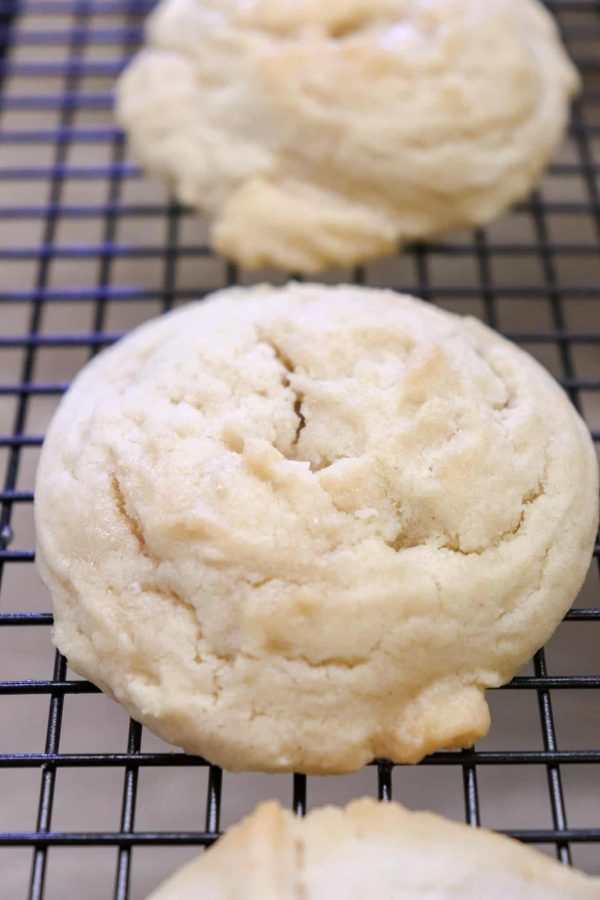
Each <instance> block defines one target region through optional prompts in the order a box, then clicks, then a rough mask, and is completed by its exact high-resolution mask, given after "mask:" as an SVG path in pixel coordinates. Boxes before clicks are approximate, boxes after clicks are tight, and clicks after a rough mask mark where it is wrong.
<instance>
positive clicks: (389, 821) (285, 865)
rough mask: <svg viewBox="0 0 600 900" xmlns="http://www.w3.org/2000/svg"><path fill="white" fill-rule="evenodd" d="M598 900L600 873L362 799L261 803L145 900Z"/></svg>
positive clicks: (497, 838)
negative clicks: (296, 806) (305, 808)
mask: <svg viewBox="0 0 600 900" xmlns="http://www.w3.org/2000/svg"><path fill="white" fill-rule="evenodd" d="M239 897H244V898H245V900H295V898H299V897H301V898H303V900H371V898H373V897H377V898H382V900H391V898H394V900H401V898H405V900H417V898H419V897H423V898H427V900H445V898H453V900H508V898H510V900H600V879H599V878H589V877H588V876H586V875H584V874H583V873H581V872H578V871H577V870H575V869H568V868H566V867H565V866H561V865H560V864H559V863H558V862H556V861H555V860H553V859H550V858H549V857H547V856H545V855H543V854H542V853H539V852H538V851H536V850H532V849H531V848H530V847H526V846H524V845H523V844H519V843H517V841H514V840H511V839H509V838H505V837H501V836H500V835H498V834H493V833H492V832H490V831H485V830H483V829H476V828H470V827H467V826H466V825H459V824H458V823H457V822H451V821H448V820H447V819H443V818H442V817H441V816H437V815H434V814H433V813H423V812H417V813H414V812H409V811H408V810H407V809H404V807H402V806H400V805H399V804H397V803H385V804H383V803H376V802H375V800H370V799H367V798H364V799H363V800H356V801H354V802H353V803H351V804H349V806H347V807H346V808H345V809H338V808H335V807H333V806H329V807H324V808H322V809H317V810H315V811H313V812H311V813H309V815H308V816H307V817H306V818H305V819H297V818H295V817H294V816H293V815H292V814H291V813H290V812H287V811H284V810H283V809H282V808H281V806H279V804H278V803H274V802H272V803H265V804H263V805H261V806H259V807H258V808H257V809H256V810H255V811H254V812H253V813H252V815H250V816H248V817H247V818H246V819H244V820H243V821H242V822H241V823H240V824H239V825H237V826H236V827H235V828H232V829H231V831H230V832H228V833H227V834H226V835H225V836H224V837H223V838H221V840H220V841H219V842H218V844H217V845H216V846H215V847H213V848H212V849H210V850H209V851H208V852H207V853H206V854H203V855H202V856H199V857H197V858H196V859H195V860H193V861H192V862H191V863H189V864H188V865H186V866H184V867H183V868H182V869H180V870H179V871H178V872H176V873H175V875H173V876H172V877H171V878H170V879H169V880H168V881H166V882H165V883H164V884H162V885H161V886H160V887H159V888H158V889H157V890H156V891H154V892H153V893H152V894H151V896H150V897H149V898H148V900H209V898H210V900H229V898H231V900H235V898H239Z"/></svg>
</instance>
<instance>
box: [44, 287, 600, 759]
mask: <svg viewBox="0 0 600 900" xmlns="http://www.w3.org/2000/svg"><path fill="white" fill-rule="evenodd" d="M597 494H598V474H597V463H596V459H595V456H594V452H593V447H592V443H591V439H590V437H589V434H588V432H587V431H586V429H585V426H584V424H583V423H582V421H581V420H580V419H579V417H578V415H577V414H576V412H575V410H574V409H573V407H572V406H571V405H570V403H569V402H568V400H567V398H566V396H565V395H564V393H563V392H562V390H561V389H560V388H559V387H558V385H557V384H556V383H555V381H554V380H553V379H552V378H551V377H550V375H549V374H548V373H547V372H546V371H545V370H543V369H542V368H541V366H539V365H538V363H537V362H535V361H534V360H533V359H532V358H531V357H529V356H528V355H527V354H525V353H524V352H522V351H521V350H519V349H517V347H515V346H513V345H512V344H510V343H508V342H507V341H506V340H504V339H503V338H501V337H500V336H498V335H497V334H494V333H493V332H492V331H490V330H489V329H488V328H486V327H485V326H483V325H482V324H480V323H479V322H477V321H475V320H473V319H463V318H460V317H457V316H455V315H452V314H449V313H447V312H443V311H441V310H438V309H436V308H434V307H432V306H430V305H428V304H426V303H423V302H421V301H418V300H415V299H412V298H410V297H405V296H400V295H397V294H394V293H393V292H386V291H377V290H369V289H365V288H358V287H350V286H348V287H338V288H327V287H323V286H319V285H299V284H290V285H289V286H287V287H286V288H281V289H275V288H270V287H264V286H263V287H257V288H236V289H232V290H229V291H225V292H223V293H220V294H217V295H216V296H215V297H214V298H213V299H210V300H208V301H204V302H202V303H198V304H191V305H187V306H184V307H183V308H181V309H179V310H177V311H176V312H174V313H171V314H169V315H167V316H164V317H162V318H158V319H156V320H154V321H151V322H149V323H147V324H146V325H144V326H142V327H141V328H139V329H137V330H136V331H135V332H134V333H132V334H131V335H130V336H129V337H127V338H125V339H124V340H123V341H121V342H120V343H118V344H117V345H116V346H115V347H113V348H111V349H108V350H106V351H105V352H104V353H102V354H101V355H100V356H98V357H97V358H96V359H95V360H94V361H93V362H91V363H90V364H89V365H88V366H86V367H85V369H84V370H83V371H82V372H81V374H80V375H79V376H78V378H77V379H76V380H75V382H74V384H73V386H72V387H71V389H70V391H69V392H68V394H67V395H66V397H65V398H64V399H63V401H62V402H61V405H60V408H59V410H58V412H57V414H56V417H55V419H54V421H53V422H52V424H51V427H50V430H49V432H48V436H47V439H46V443H45V445H44V448H43V451H42V456H41V461H40V465H39V471H38V476H37V498H36V505H35V515H36V523H37V559H38V565H39V568H40V572H41V575H42V577H43V578H44V580H45V581H46V583H47V584H48V586H49V588H50V591H51V593H52V597H53V601H54V610H55V626H54V640H55V642H56V645H57V646H58V648H59V649H60V650H61V652H62V653H64V654H65V655H66V656H67V658H68V659H69V662H70V664H71V666H72V667H73V668H74V669H75V670H76V671H77V672H79V673H81V674H82V675H84V676H86V677H87V678H89V679H90V680H91V681H93V682H94V683H95V684H97V685H99V686H100V687H101V688H102V689H103V690H105V691H107V692H108V693H110V694H112V695H113V696H114V697H116V698H117V699H118V700H119V701H120V702H121V703H123V704H124V706H125V707H126V708H127V709H128V710H129V712H130V713H131V715H132V716H134V717H135V718H136V719H138V720H140V721H141V722H143V723H145V724H146V725H148V727H149V728H151V729H152V730H154V731H156V732H157V733H158V734H159V735H161V736H162V737H163V738H165V739H166V740H168V741H171V742H172V743H174V744H178V745H180V746H181V747H183V748H184V749H185V750H187V751H188V752H190V753H196V754H200V755H202V756H205V757H206V758H207V759H209V760H210V761H211V762H213V763H218V764H221V765H223V766H225V767H226V768H229V769H261V770H298V771H303V772H315V773H316V772H347V771H351V770H354V769H357V768H359V767H360V766H362V765H363V764H364V763H366V762H368V761H369V760H371V759H372V758H373V757H387V758H389V759H392V760H395V761H403V762H416V761H418V760H419V759H421V758H422V757H423V756H424V755H425V754H428V753H430V752H432V751H434V750H437V749H438V748H441V747H465V746H468V745H470V744H472V743H473V741H475V739H476V738H478V737H480V736H481V735H483V734H485V733H486V731H487V729H488V726H489V715H488V707H487V705H486V702H485V699H484V691H485V689H486V688H488V687H497V686H498V685H501V684H502V683H504V682H506V681H508V680H509V679H510V678H511V677H512V676H513V675H514V674H515V672H516V671H517V670H518V669H519V668H520V667H521V666H522V665H523V664H524V663H525V662H526V661H527V660H529V659H530V657H531V656H532V654H533V653H534V651H536V650H537V649H538V648H539V647H540V646H541V645H542V644H543V643H544V642H545V641H547V639H548V638H549V637H550V635H551V634H552V632H553V631H554V629H555V628H556V626H557V625H558V623H559V622H560V620H561V618H562V617H563V615H564V614H565V612H566V611H567V609H568V608H569V606H570V605H571V603H572V601H573V599H574V598H575V596H576V594H577V592H578V590H579V588H580V585H581V583H582V581H583V579H584V576H585V574H586V570H587V567H588V563H589V561H590V555H591V551H592V546H593V542H594V535H595V531H596V525H597V509H596V501H597Z"/></svg>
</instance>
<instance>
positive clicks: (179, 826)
mask: <svg viewBox="0 0 600 900" xmlns="http://www.w3.org/2000/svg"><path fill="white" fill-rule="evenodd" d="M548 5H549V6H550V7H551V9H552V10H553V12H554V13H555V14H556V15H557V18H558V20H559V22H560V25H561V27H562V29H563V34H564V37H565V40H566V42H567V44H568V46H569V48H570V51H571V53H572V55H573V57H574V58H575V60H576V62H577V63H578V65H579V67H580V69H581V71H582V73H583V76H584V82H585V86H584V91H583V93H582V95H581V97H580V99H579V100H578V102H577V103H576V105H575V109H574V113H573V120H572V123H571V127H570V132H569V138H568V141H567V143H566V145H565V147H564V149H563V151H562V154H561V156H560V158H559V159H558V160H557V162H556V163H555V164H554V165H553V166H552V168H551V169H550V171H549V172H548V174H547V176H546V177H545V179H544V181H543V183H542V185H541V186H540V188H539V189H538V191H536V192H535V193H534V194H533V196H532V197H531V198H530V199H528V201H527V202H526V203H522V204H521V205H520V206H519V207H518V208H517V209H516V210H514V211H512V212H511V213H509V214H507V215H505V216H504V217H503V218H502V219H501V220H500V221H499V222H498V223H495V224H494V225H492V226H490V227H489V228H488V229H486V230H481V231H478V232H475V233H468V234H467V233H465V234H460V235H456V236H453V237H452V238H451V239H449V240H448V241H446V242H445V243H443V244H442V245H440V246H436V247H424V246H415V247H411V248H409V249H408V250H406V251H405V252H403V253H401V254H398V255H397V256H396V257H395V258H394V259H390V260H387V261H383V262H381V263H377V264H374V265H370V266H367V267H365V268H360V269H356V270H354V271H352V272H336V273H333V274H331V273H330V274H329V276H328V279H329V280H334V281H340V280H348V279H353V280H355V281H357V282H364V283H368V284H373V285H385V286H392V287H396V288H398V289H403V290H409V291H412V292H414V293H416V294H417V295H420V296H422V297H424V298H425V299H427V300H430V301H431V302H434V303H437V304H439V305H440V306H442V307H444V308H447V309H452V310H457V311H460V312H470V313H472V314H474V315H478V316H480V317H481V318H482V319H484V320H485V321H487V322H488V323H489V324H490V325H492V326H494V327H496V328H498V329H499V330H500V331H502V332H503V333H505V334H507V335H508V336H509V337H511V338H512V339H513V340H515V341H516V342H517V343H519V344H521V345H522V346H524V347H526V348H527V349H528V350H529V351H530V352H532V353H534V355H536V356H537V357H538V358H539V359H541V361H542V362H544V363H545V364H546V365H547V366H548V367H549V368H550V370H551V371H552V372H553V374H555V375H556V377H557V378H558V379H559V381H560V382H561V383H562V384H563V385H564V387H565V388H566V390H567V391H568V392H569V394H570V396H571V399H572V400H573V402H574V403H575V405H576V406H577V407H578V409H579V410H580V411H581V412H582V413H583V414H584V416H585V417H586V419H587V421H588V424H589V426H590V429H591V430H592V433H593V437H594V440H595V441H596V442H598V441H600V403H599V399H600V394H598V391H599V389H600V358H599V357H600V354H599V352H598V344H599V342H600V199H599V183H598V176H599V174H600V102H599V101H600V54H599V51H600V2H592V0H581V2H576V0H564V2H554V3H551V4H550V3H549V4H548ZM149 8H150V4H147V3H146V2H143V0H29V2H27V0H23V2H19V0H0V85H1V86H2V87H3V94H2V97H1V102H0V115H1V116H2V118H1V120H0V122H1V125H2V130H1V133H0V267H1V271H2V275H1V277H0V301H1V303H2V306H1V307H0V321H1V325H2V327H1V329H0V332H1V334H0V376H1V377H2V383H1V386H0V411H1V412H2V418H0V471H1V472H2V473H3V487H2V490H1V491H0V504H1V517H0V578H1V579H2V580H1V582H0V585H1V591H0V678H1V679H3V680H2V681H1V682H0V751H1V752H0V797H2V798H3V799H2V800H0V829H3V831H2V833H0V873H1V874H0V885H1V886H0V894H2V896H3V897H7V898H13V897H15V898H16V897H30V898H35V900H38V898H42V897H46V898H54V897H62V896H64V894H65V892H67V891H68V892H69V893H70V894H71V895H74V896H81V897H83V896H85V897H86V898H88V900H94V898H96V897H97V898H100V897H105V898H110V897H113V896H114V897H116V898H119V900H124V898H127V897H142V896H144V895H145V893H146V892H147V891H148V890H149V889H150V888H151V887H152V886H153V885H154V884H155V883H156V882H157V880H159V878H162V877H164V876H165V875H166V874H167V873H168V872H169V871H170V870H171V869H172V868H174V867H175V865H176V864H178V863H179V862H181V860H183V859H186V858H189V857H190V855H193V854H194V853H195V852H197V846H198V845H200V846H203V845H207V844H210V843H211V842H212V841H213V840H215V838H216V837H217V836H218V834H219V831H220V829H221V828H222V827H223V825H228V824H230V823H231V822H232V821H234V820H235V819H237V818H238V817H239V816H240V815H241V814H242V812H244V811H247V810H248V809H249V808H251V806H252V805H254V802H255V801H256V800H258V799H260V798H262V799H266V798H268V797H271V796H274V795H276V796H279V797H280V798H281V799H283V800H284V801H285V802H287V803H288V804H289V805H291V806H292V807H293V809H294V810H295V811H296V812H297V813H298V814H302V813H303V812H304V811H305V809H306V808H307V804H308V805H310V806H312V805H320V804H321V803H323V802H325V801H326V800H328V799H335V800H337V801H340V800H347V799H350V798H351V797H352V796H356V795H357V794H362V793H366V792H368V791H371V792H372V793H375V794H377V795H378V796H379V797H380V798H381V799H389V798H390V797H391V796H392V793H393V794H394V797H395V798H397V799H398V800H401V801H404V802H406V803H408V805H410V806H415V807H423V806H427V807H430V808H434V809H437V810H439V811H442V812H446V813H447V814H449V815H454V816H455V817H464V818H465V819H466V821H467V822H469V823H471V824H472V825H477V824H480V823H482V824H485V825H488V826H490V827H496V828H498V830H502V831H505V832H507V833H510V834H512V835H514V836H515V837H517V838H519V839H520V840H523V841H526V842H528V843H533V844H537V845H539V846H540V848H542V849H546V850H547V851H548V852H552V853H556V854H557V855H558V857H559V858H560V859H561V860H562V861H563V862H564V863H567V864H569V863H571V862H573V861H574V862H575V863H577V864H579V865H581V866H582V867H584V868H586V869H587V870H588V871H590V872H595V873H598V874H600V703H599V695H598V690H599V689H600V653H599V652H598V651H599V650H600V640H599V639H600V588H599V582H598V570H597V557H598V548H596V554H595V555H596V561H595V562H594V563H593V565H592V568H591V570H590V574H589V577H588V580H587V582H586V586H585V589H584V591H583V593H582V596H581V597H580V599H579V600H578V602H577V604H576V607H575V608H574V610H573V611H571V612H570V613H569V614H568V615H567V617H566V620H565V623H564V624H563V625H561V627H560V628H559V630H558V633H557V636H556V637H555V638H554V639H553V642H552V643H551V645H550V646H549V647H548V648H546V651H544V650H542V651H540V652H539V653H538V654H537V656H536V657H535V660H534V662H533V664H532V666H530V667H529V668H528V669H527V670H526V671H525V672H524V673H522V674H521V675H520V676H519V677H518V678H516V679H515V680H514V681H513V682H512V683H511V684H510V685H508V686H507V687H506V688H504V689H501V690H499V691H496V692H490V702H491V705H492V711H493V717H494V726H493V728H492V732H491V734H490V736H489V738H487V739H486V740H485V741H483V742H482V744H480V745H478V747H477V749H473V750H471V751H467V752H462V753H437V754H435V755H434V756H432V757H430V758H428V759H426V760H425V761H424V763H423V764H422V766H419V767H416V768H414V767H412V768H411V767H393V766H391V765H389V764H387V763H385V762H379V763H375V764H374V765H373V767H370V768H368V769H367V770H365V771H364V772H363V773H359V774H358V775H356V776H351V777H349V778H340V779H333V780H332V779H316V778H311V779H306V778H305V777H303V776H301V775H295V776H293V777H292V776H249V775H229V774H225V775H223V773H222V772H221V771H220V770H219V769H218V768H216V767H213V766H208V764H206V763H205V762H204V761H203V760H200V759H197V758H192V757H188V756H185V755H184V754H182V753H179V752H174V751H173V750H172V748H168V747H167V746H166V745H162V744H161V743H160V741H158V739H156V738H154V737H153V736H152V735H149V734H148V733H147V732H145V731H144V732H143V733H142V728H141V727H140V726H139V725H138V724H136V723H135V722H130V723H129V725H128V726H127V720H126V718H125V717H124V714H123V712H122V711H121V710H120V708H119V707H117V706H116V704H111V703H110V701H108V700H107V699H106V698H104V697H102V695H100V694H99V693H98V692H97V691H96V689H95V688H94V687H93V686H92V685H91V684H89V683H87V682H85V681H83V680H81V679H79V678H78V677H77V676H76V675H74V674H73V673H71V672H70V671H69V670H68V667H67V664H66V661H65V659H64V658H62V657H61V656H59V655H58V654H56V656H55V659H54V662H52V654H53V651H51V650H50V642H49V627H50V625H51V623H52V616H51V613H50V612H49V601H48V597H47V593H46V592H45V591H44V589H43V587H42V586H41V584H40V583H39V581H38V579H37V576H36V574H35V570H34V568H33V565H32V564H33V558H34V553H33V549H31V548H32V546H33V527H32V500H33V493H32V484H33V473H34V471H35V464H36V460H37V456H38V453H39V447H40V445H41V443H42V438H43V430H44V428H45V426H46V424H47V422H48V420H49V418H50V416H51V413H52V411H53V409H54V408H55V406H56V403H57V402H58V399H59V397H60V395H61V394H62V393H63V392H64V390H65V389H66V386H67V383H68V381H69V380H70V379H71V378H72V376H73V375H74V374H75V373H76V371H77V370H78V368H80V366H81V365H82V364H83V363H84V362H85V360H86V359H87V358H89V356H90V355H93V354H94V353H96V352H97V351H98V350H99V349H101V348H102V347H104V346H105V345H107V344H110V343H111V342H112V341H114V340H115V339H116V338H118V337H119V335H120V334H121V333H122V332H124V331H126V330H128V328H130V327H132V326H133V325H135V324H137V323H138V322H141V321H143V320H144V319H146V318H148V316H150V315H153V314H156V313H159V312H161V311H164V310H168V309H169V308H171V307H172V306H174V305H176V304H178V303H181V302H185V301H186V300H189V299H192V298H196V297H198V296H202V295H203V294H205V293H207V292H208V291H210V290H213V289H216V288H218V287H222V286H223V285H225V284H232V283H235V282H238V281H241V282H243V283H248V282H249V280H250V279H249V278H248V276H247V275H246V274H245V273H243V272H239V271H238V270H236V269H235V268H234V267H233V266H230V265H227V264H226V263H225V262H223V261H222V260H219V259H218V258H215V257H214V256H213V255H212V254H211V252H210V250H209V248H208V246H207V243H206V231H205V226H204V225H203V224H202V223H201V222H199V220H198V219H197V217H195V216H194V215H192V214H191V213H190V212H189V211H187V210H183V209H181V208H179V207H178V206H177V205H175V204H174V203H172V202H171V201H169V200H168V198H166V197H165V196H164V194H163V193H162V188H161V187H160V186H158V185H156V184H154V183H153V182H151V181H150V180H148V179H143V178H142V176H141V174H140V172H139V170H138V169H137V167H136V166H135V165H134V164H133V163H132V162H131V161H130V160H129V159H128V158H127V156H126V153H125V147H124V141H123V137H122V135H121V134H120V133H119V131H118V130H116V128H115V126H114V124H113V120H112V115H111V103H112V99H111V88H112V85H113V82H114V78H115V76H117V75H118V73H119V72H120V71H121V70H122V69H123V67H124V65H125V63H126V61H127V59H128V58H129V57H130V55H131V53H132V52H133V51H134V50H135V48H136V46H137V45H138V44H139V42H140V40H141V36H142V27H141V26H142V22H143V18H144V15H145V14H146V13H147V12H148V10H149ZM260 277H261V278H268V279H270V280H279V281H281V280H282V276H281V275H278V274H277V273H272V272H267V273H261V276H260ZM115 717H116V718H115ZM127 728H128V731H127ZM44 734H45V738H44ZM424 773H425V777H423V775H424ZM442 775H443V778H442V777H441V776H442ZM492 776H493V777H492ZM181 778H183V781H182V780H181ZM167 808H169V810H170V813H169V815H171V818H170V819H169V820H168V822H167V824H166V825H165V821H166V820H165V818H164V817H163V818H161V815H162V813H163V812H165V811H166V810H167ZM167 818H168V817H167ZM157 823H158V824H157ZM148 847H152V851H151V853H148V852H146V848H148ZM167 850H169V851H175V850H176V851H177V852H171V853H170V855H169V854H167V855H164V856H163V855H161V854H165V853H166V851H167Z"/></svg>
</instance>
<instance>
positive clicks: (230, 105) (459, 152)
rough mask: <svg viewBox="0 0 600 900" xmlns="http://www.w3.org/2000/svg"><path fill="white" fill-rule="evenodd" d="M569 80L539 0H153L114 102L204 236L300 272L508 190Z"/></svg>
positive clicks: (492, 210) (522, 191) (411, 235)
mask: <svg viewBox="0 0 600 900" xmlns="http://www.w3.org/2000/svg"><path fill="white" fill-rule="evenodd" d="M578 83H579V82H578V76H577V74H576V72H575V69H574V67H573V65H572V63H571V62H570V60H569V59H568V57H567V55H566V53H565V50H564V48H563V46H562V44H561V42H560V39H559V37H558V33H557V29H556V26H555V23H554V21H553V19H552V18H551V16H550V15H549V13H548V12H547V11H546V10H545V9H544V8H543V6H542V4H541V3H540V2H539V0H485V2H484V0H427V2H423V0H162V3H161V4H160V6H159V7H158V9H157V10H156V11H155V12H154V13H153V14H152V15H151V16H150V18H149V22H148V28H147V46H146V47H145V49H143V50H142V51H141V52H140V53H139V54H138V55H137V57H136V58H135V60H134V62H133V63H132V64H131V65H130V67H129V68H128V69H127V71H126V72H125V74H124V75H123V76H122V79H121V81H120V83H119V85H118V91H117V117H118V119H119V121H120V123H121V124H122V125H123V126H124V128H125V129H126V131H127V132H128V134H129V138H130V142H131V147H132V150H133V153H134V155H135V156H136V157H137V158H138V159H139V160H140V162H141V163H142V164H143V165H144V166H145V167H146V168H147V169H148V170H149V171H150V172H154V173H157V174H158V175H161V176H163V177H165V178H166V179H167V180H168V182H169V183H170V184H171V185H172V186H173V188H174V190H175V193H176V194H177V197H178V198H179V199H180V200H181V201H182V202H183V203H185V204H189V205H191V206H194V207H201V208H203V209H206V210H208V211H209V212H210V213H212V214H213V216H214V229H213V243H214V246H215V247H216V249H217V250H218V251H220V252H221V253H223V254H225V255H226V256H228V257H231V258H232V259H234V260H236V261H237V262H238V263H241V264H242V265H244V266H246V267H248V268H256V267H261V266H265V265H271V264H273V265H276V266H279V267H282V268H284V269H288V270H291V271H299V272H308V273H313V272H316V271H318V270H320V269H323V268H324V267H326V266H328V265H331V264H342V265H351V264H353V263H358V262H361V261H363V260H366V259H369V258H373V257H376V256H380V255H382V254H386V253H389V252H392V251H393V250H394V249H395V248H396V247H397V245H398V243H399V242H405V241H409V240H413V239H417V238H418V239H421V238H435V237H436V236H439V235H442V234H444V233H445V232H448V231H450V230H452V229H457V228H463V227H470V226H475V225H480V224H482V223H485V222H488V221H489V220H491V219H492V218H493V217H495V216H496V215H497V214H498V213H499V212H501V211H502V210H503V209H505V208H506V207H508V206H509V205H510V204H512V203H513V202H515V201H516V200H518V199H520V198H522V197H524V196H525V195H526V194H527V193H528V192H529V190H530V188H531V187H532V185H533V184H534V183H535V182H536V180H537V179H538V178H539V176H540V174H541V172H542V171H543V169H544V167H545V166H546V165H547V163H548V161H549V159H550V158H551V156H552V154H553V153H554V151H555V149H556V147H557V145H558V144H559V142H560V141H561V140H562V137H563V135H564V131H565V127H566V121H567V116H568V107H569V100H570V98H571V97H572V96H573V94H574V93H575V91H576V89H577V86H578Z"/></svg>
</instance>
